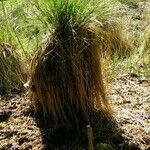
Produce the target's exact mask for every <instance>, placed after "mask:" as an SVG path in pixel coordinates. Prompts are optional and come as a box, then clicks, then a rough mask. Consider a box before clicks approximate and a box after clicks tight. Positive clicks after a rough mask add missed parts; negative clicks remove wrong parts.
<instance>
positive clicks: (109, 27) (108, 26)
mask: <svg viewBox="0 0 150 150" xmlns="http://www.w3.org/2000/svg"><path fill="white" fill-rule="evenodd" d="M123 29H124V27H123V26H122V25H121V23H119V21H117V20H116V21H111V20H109V18H107V20H104V21H103V24H102V25H101V26H100V27H99V39H100V41H99V42H100V49H101V50H102V52H101V54H102V56H104V57H108V56H110V58H114V57H115V56H117V57H118V58H125V57H127V56H129V55H130V54H131V52H132V50H133V44H132V41H131V40H130V38H129V36H128V35H127V33H126V31H125V30H123Z"/></svg>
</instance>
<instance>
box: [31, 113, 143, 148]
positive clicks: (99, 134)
mask: <svg viewBox="0 0 150 150" xmlns="http://www.w3.org/2000/svg"><path fill="white" fill-rule="evenodd" d="M41 112H42V111H40V110H39V111H38V112H36V113H34V115H33V117H34V119H35V121H36V123H37V126H38V127H39V128H40V131H41V133H42V142H43V143H42V144H43V145H44V149H45V150H87V149H88V140H87V125H88V124H87V123H86V122H85V121H83V120H82V118H81V115H78V116H79V117H78V120H79V121H78V122H79V123H78V125H77V124H76V122H75V121H70V122H67V123H63V122H59V123H58V124H57V125H56V124H55V125H54V124H53V120H52V119H51V117H50V116H49V117H48V116H45V119H43V118H44V117H43V115H42V113H41ZM79 114H80V113H79ZM101 116H103V117H101ZM91 118H92V119H90V122H91V124H90V125H91V127H92V130H93V137H94V138H93V145H94V149H95V150H140V148H138V145H129V144H128V143H127V142H126V141H125V139H124V138H123V137H122V136H121V132H120V131H119V129H118V127H117V123H116V121H115V119H112V118H109V117H106V116H105V117H104V115H103V114H101V113H94V114H93V115H92V116H91Z"/></svg>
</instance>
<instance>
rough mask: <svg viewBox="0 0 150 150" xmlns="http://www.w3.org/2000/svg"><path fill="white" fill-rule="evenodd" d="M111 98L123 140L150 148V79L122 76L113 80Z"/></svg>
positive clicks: (142, 147)
mask: <svg viewBox="0 0 150 150" xmlns="http://www.w3.org/2000/svg"><path fill="white" fill-rule="evenodd" d="M111 96H112V103H113V105H114V109H115V112H116V117H115V118H116V119H117V122H118V124H119V127H120V128H121V130H122V132H123V136H124V137H125V139H127V140H128V141H129V142H130V143H136V144H138V145H139V146H140V148H141V149H142V150H145V149H148V148H150V107H149V106H150V79H146V78H145V77H139V76H137V75H136V74H133V73H132V74H124V75H122V76H120V77H118V78H116V79H115V81H114V83H113V90H112V93H111Z"/></svg>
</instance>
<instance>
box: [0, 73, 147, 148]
mask: <svg viewBox="0 0 150 150" xmlns="http://www.w3.org/2000/svg"><path fill="white" fill-rule="evenodd" d="M110 95H111V97H112V103H113V105H114V110H115V113H116V114H115V118H116V120H117V123H118V126H119V128H120V129H121V131H122V135H123V137H124V138H125V140H126V141H128V142H129V143H132V146H131V147H130V149H132V150H133V149H135V150H137V149H141V150H146V149H147V150H148V149H149V148H150V137H149V133H150V128H149V127H150V110H149V104H150V80H149V79H146V78H144V77H139V76H137V75H136V74H124V75H122V76H120V77H118V78H116V79H115V80H114V83H113V90H112V92H111V94H110ZM30 105H31V104H30V102H29V100H28V99H27V97H26V95H22V96H16V97H14V98H12V99H10V100H8V101H7V100H0V108H1V111H0V143H1V145H0V149H1V150H10V149H14V150H30V149H32V150H43V149H46V147H44V146H45V145H44V143H43V135H42V133H41V129H40V128H39V126H37V122H35V120H34V119H33V116H34V114H33V111H31V109H30V107H29V106H30ZM6 110H7V111H6ZM4 118H6V119H4ZM66 129H67V128H66ZM66 129H65V130H66ZM98 130H99V129H97V131H98ZM46 131H48V129H47V130H46ZM100 132H101V133H102V131H100ZM64 133H65V132H64ZM47 135H48V134H47ZM109 136H110V135H109ZM45 138H47V139H48V138H49V137H45ZM81 138H82V137H81ZM110 139H111V140H112V138H110ZM97 140H98V139H97ZM105 140H106V139H105ZM122 144H123V143H122ZM99 145H102V144H101V143H100V144H99ZM104 145H106V144H103V146H104ZM133 145H135V147H134V146H133ZM137 145H138V146H137ZM107 147H108V148H109V147H110V145H108V146H107ZM118 147H120V148H121V145H120V143H118ZM138 147H139V148H138ZM120 148H119V149H118V148H116V150H117V149H118V150H120ZM58 149H59V148H58ZM60 149H61V148H60ZM62 149H63V148H62ZM64 149H67V148H66V147H64ZM77 149H80V148H77ZM123 149H124V148H123V145H122V150H123ZM126 149H129V148H126Z"/></svg>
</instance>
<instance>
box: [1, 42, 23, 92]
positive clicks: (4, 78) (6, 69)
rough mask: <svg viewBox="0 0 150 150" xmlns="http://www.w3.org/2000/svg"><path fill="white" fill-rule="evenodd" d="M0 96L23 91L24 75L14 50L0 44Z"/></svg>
mask: <svg viewBox="0 0 150 150" xmlns="http://www.w3.org/2000/svg"><path fill="white" fill-rule="evenodd" d="M0 70H1V72H0V95H5V94H10V93H13V92H20V91H21V90H22V89H23V82H24V77H25V76H24V73H23V70H22V66H21V62H20V58H19V56H18V54H17V53H16V51H15V48H14V47H13V46H11V45H10V44H8V43H0Z"/></svg>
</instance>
